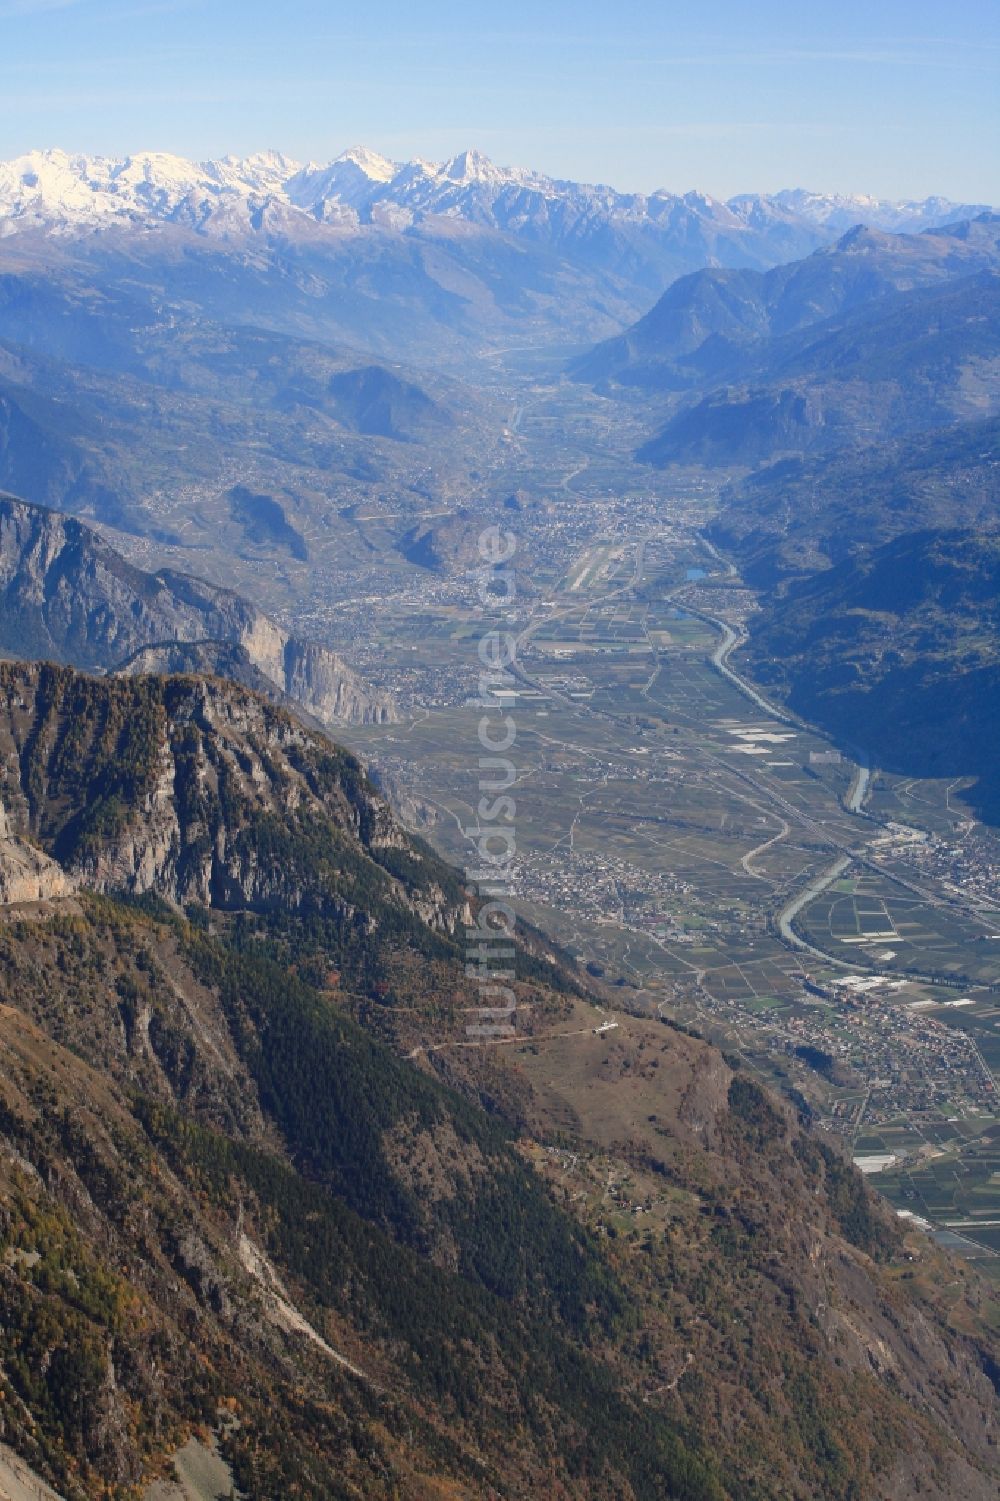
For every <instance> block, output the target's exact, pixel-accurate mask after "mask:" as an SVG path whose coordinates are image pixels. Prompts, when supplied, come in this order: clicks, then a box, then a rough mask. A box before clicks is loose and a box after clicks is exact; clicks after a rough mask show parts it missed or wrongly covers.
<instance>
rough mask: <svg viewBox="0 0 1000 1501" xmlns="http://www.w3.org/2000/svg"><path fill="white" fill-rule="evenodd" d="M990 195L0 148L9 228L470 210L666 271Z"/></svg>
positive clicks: (218, 230) (468, 214)
mask: <svg viewBox="0 0 1000 1501" xmlns="http://www.w3.org/2000/svg"><path fill="white" fill-rule="evenodd" d="M979 212H982V206H979V205H976V206H969V205H958V204H952V203H949V202H948V200H947V199H942V198H932V199H927V200H925V201H924V202H922V203H913V202H900V203H890V202H886V201H884V200H880V199H876V198H870V197H864V196H856V197H851V196H843V195H837V194H822V193H813V192H808V191H806V190H805V189H801V188H796V189H788V190H786V191H783V192H780V193H775V194H772V195H766V194H741V195H739V196H737V197H736V198H732V199H730V200H729V202H728V203H722V202H720V201H719V200H717V199H714V198H711V197H710V196H708V195H707V194H705V193H701V192H689V193H685V194H684V195H683V196H680V195H678V194H676V193H671V192H669V191H667V190H666V189H661V190H659V191H658V192H656V193H654V194H650V195H644V194H641V193H622V192H617V191H616V190H615V189H613V188H610V187H595V186H590V185H588V184H585V183H575V182H568V181H562V180H557V179H553V178H550V177H547V176H544V175H543V174H541V173H538V172H533V171H531V170H529V169H526V168H520V167H500V166H497V164H496V163H495V162H493V161H491V160H490V158H489V157H488V156H485V155H484V154H483V153H482V152H481V151H478V150H475V149H473V148H470V149H468V150H465V151H461V152H459V153H458V154H457V155H455V156H453V157H451V158H450V159H449V160H448V161H446V162H443V163H433V162H426V161H423V160H421V159H415V160H412V161H409V162H395V161H392V160H391V159H390V158H389V157H386V156H382V155H381V154H380V153H378V152H377V151H373V150H371V149H370V148H368V147H366V146H351V147H349V148H348V149H347V150H346V151H343V152H341V153H340V155H339V156H337V157H335V158H334V160H333V161H331V162H328V163H327V164H325V165H323V164H318V163H315V162H312V163H310V164H309V165H308V166H304V167H303V166H300V164H299V163H298V162H296V161H293V160H292V159H291V158H289V157H287V156H284V155H283V154H282V153H281V152H278V151H261V152H257V153H256V154H254V155H251V156H246V157H236V156H225V157H222V158H221V159H219V160H213V161H204V162H191V161H188V160H187V159H186V158H184V157H181V156H175V155H172V154H170V153H168V152H158V151H140V152H136V153H134V154H133V155H131V156H123V157H103V156H79V155H77V156H74V155H71V154H69V153H68V152H65V151H60V150H48V151H31V152H28V153H26V154H25V155H24V156H20V157H18V158H16V159H15V160H14V161H8V162H0V236H9V235H11V234H15V233H20V232H23V231H29V230H34V231H38V232H42V233H45V234H53V235H62V236H72V235H80V234H87V233H91V232H94V231H96V230H101V229H110V228H119V229H134V228H142V229H144V230H150V229H154V228H155V227H156V226H157V225H160V224H164V223H172V224H177V225H181V226H183V227H184V228H186V229H188V230H191V231H194V232H196V233H198V234H202V235H216V236H221V235H225V236H233V235H256V234H269V233H272V232H280V233H281V234H282V235H286V236H287V235H289V234H293V235H294V234H295V233H296V231H297V226H298V227H299V228H300V229H301V232H302V233H304V234H305V233H308V234H315V232H316V226H317V225H320V226H323V227H324V228H325V229H327V230H331V231H334V230H357V229H360V228H363V227H365V226H368V225H371V226H374V227H377V228H380V229H382V230H388V231H396V232H398V231H405V230H408V229H410V228H411V227H414V226H418V225H419V224H421V223H422V222H426V223H428V224H429V225H433V224H435V223H436V224H438V225H440V224H441V223H442V221H444V220H452V221H455V220H459V221H462V220H464V221H466V222H469V223H472V224H476V225H478V226H480V227H481V228H486V229H491V230H496V231H500V232H501V233H505V234H510V235H517V236H528V237H530V238H532V239H534V240H536V241H545V242H547V243H549V244H551V245H552V246H553V247H557V248H561V249H563V250H565V251H566V252H567V253H569V254H572V253H573V247H574V246H578V245H582V244H584V243H591V242H594V243H596V242H597V240H599V238H600V237H601V236H602V235H606V234H607V232H608V230H613V232H614V233H615V234H624V235H632V234H635V233H639V232H641V233H643V234H644V235H646V242H647V243H646V247H645V248H644V249H643V251H642V255H643V257H646V256H647V255H651V256H652V263H653V264H655V265H656V266H657V268H658V270H657V272H656V274H655V277H654V281H655V282H656V283H662V277H663V275H667V274H671V275H676V274H678V273H679V272H680V271H681V270H685V269H690V268H691V265H692V264H701V265H704V264H708V263H710V262H711V261H712V260H715V259H721V261H722V263H724V264H725V263H729V264H748V263H749V264H759V265H762V266H763V265H770V264H773V263H774V262H775V261H776V260H787V259H789V258H790V257H792V256H796V255H802V254H805V253H806V252H807V251H809V250H811V249H814V248H816V247H817V246H819V245H823V244H828V243H829V242H830V241H832V240H833V239H835V238H836V237H837V236H838V235H840V234H843V233H844V231H845V230H847V229H849V228H850V227H851V226H852V225H854V224H857V223H858V222H864V223H866V224H868V225H870V226H872V227H873V228H877V229H882V230H890V231H899V230H902V229H909V230H920V229H926V228H932V227H934V226H935V225H940V224H943V223H946V222H948V221H949V220H956V219H961V218H969V217H973V216H974V215H975V214H977V213H979Z"/></svg>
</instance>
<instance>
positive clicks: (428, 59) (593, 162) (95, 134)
mask: <svg viewBox="0 0 1000 1501" xmlns="http://www.w3.org/2000/svg"><path fill="white" fill-rule="evenodd" d="M356 142H362V143H364V144H366V145H369V146H372V147H373V148H375V149H377V150H381V151H383V152H385V153H386V154H387V155H390V156H398V157H406V156H412V155H423V156H426V157H430V158H434V159H436V158H440V157H444V156H448V155H451V154H453V153H454V152H456V151H458V150H461V149H462V148H463V147H464V146H467V145H475V146H478V147H480V148H481V149H482V150H483V151H485V152H486V153H487V154H488V155H489V156H492V157H494V158H495V159H496V160H497V161H499V162H503V163H519V164H524V165H530V166H535V167H538V168H540V169H542V170H544V171H548V172H551V173H552V174H554V175H558V176H566V177H575V178H581V179H585V180H590V181H602V182H610V183H612V184H614V185H615V186H618V187H622V188H631V189H646V190H649V189H652V188H655V187H667V188H670V189H673V190H677V191H681V190H685V189H687V188H691V187H699V188H702V189H704V190H705V191H707V192H710V193H714V194H717V195H719V196H726V195H729V194H731V193H734V192H737V191H740V190H743V189H745V190H752V189H759V190H774V189H776V188H779V187H783V186H807V187H816V188H822V189H826V190H836V191H865V192H874V193H878V194H883V195H891V196H921V197H922V196H924V195H925V194H927V193H932V192H938V193H945V194H948V195H949V196H951V197H953V198H960V199H964V200H966V201H982V202H993V203H998V202H1000V6H998V5H997V3H996V0H952V3H950V4H945V3H927V0H906V3H902V0H867V3H859V0H837V3H831V0H826V3H820V4H818V5H817V4H816V3H815V0H813V3H810V0H799V3H788V0H739V3H738V0H701V3H700V4H699V3H697V0H685V3H676V0H659V3H656V0H617V3H613V4H607V3H602V4H597V3H593V0H577V3H575V4H568V3H565V0H534V3H525V0H504V3H503V4H493V5H484V4H476V3H474V0H469V3H466V4H458V3H453V0H439V3H433V4H426V3H425V4H421V3H419V0H415V3H411V4H405V3H400V0H381V3H377V4H370V5H365V4H364V3H363V0H360V3H359V0H354V3H352V4H350V5H345V4H340V3H326V4H324V3H321V0H270V3H264V0H0V156H4V157H7V156H11V155H14V154H16V153H18V152H20V151H22V150H26V149H29V148H30V147H33V146H43V145H61V146H64V147H66V148H67V149H69V150H82V151H88V152H91V151H102V152H109V153H114V154H118V153H123V152H127V151H129V150H140V149H159V150H166V151H175V152H178V153H180V154H183V155H188V156H194V157H207V156H213V155H219V154H222V153H224V152H226V151H235V152H237V153H240V154H242V153H245V152H249V151H253V150H258V149H261V148H263V147H268V146H275V147H278V148H280V149H282V150H284V151H287V152H289V153H290V154H292V155H294V156H298V157H302V158H314V159H326V158H328V157H330V156H332V155H334V154H336V152H337V151H339V150H340V149H342V148H343V147H344V146H347V145H351V144H354V143H356Z"/></svg>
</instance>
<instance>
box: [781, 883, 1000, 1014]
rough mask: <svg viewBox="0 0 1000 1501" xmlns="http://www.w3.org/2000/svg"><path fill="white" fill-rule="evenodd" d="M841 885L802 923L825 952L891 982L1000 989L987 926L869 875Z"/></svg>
mask: <svg viewBox="0 0 1000 1501" xmlns="http://www.w3.org/2000/svg"><path fill="white" fill-rule="evenodd" d="M839 884H840V886H841V888H842V889H840V890H837V889H832V890H828V891H826V892H824V893H823V895H822V896H820V897H818V898H817V899H816V900H815V901H813V902H811V903H810V905H809V906H808V907H807V908H806V909H805V911H804V912H803V913H802V914H801V916H800V918H799V921H798V926H799V928H800V930H801V932H802V933H803V934H804V936H805V937H807V938H808V939H809V940H810V941H811V942H814V943H816V944H817V945H818V946H819V947H820V948H823V949H825V950H826V951H827V952H833V953H841V954H843V955H844V957H845V959H848V960H849V961H851V962H855V960H856V962H857V963H859V964H861V965H862V966H865V965H868V966H873V967H877V968H878V969H880V970H883V971H885V972H886V973H888V974H899V975H903V974H907V973H911V974H918V975H925V976H929V977H935V976H937V977H940V978H941V979H943V980H946V981H947V980H950V981H953V982H956V983H968V984H969V985H970V986H976V985H992V984H995V983H997V982H998V981H1000V942H996V943H995V942H991V941H990V940H989V938H988V935H987V934H986V931H985V928H984V925H983V924H981V923H977V922H976V921H975V920H974V919H973V918H970V917H969V916H968V915H966V914H965V913H963V912H961V911H959V910H957V909H956V908H954V907H952V906H949V905H945V904H944V903H943V902H942V903H941V904H937V905H935V904H932V903H930V902H927V901H924V900H922V899H921V898H920V897H918V896H916V895H915V894H913V893H912V892H910V891H908V890H906V889H905V888H903V887H900V886H896V885H895V884H894V883H893V882H891V881H890V880H888V879H887V878H885V877H881V876H876V875H870V874H867V873H866V874H865V875H864V876H862V877H859V878H857V879H856V880H854V881H852V882H850V883H844V882H841V883H839ZM848 884H849V886H850V889H849V890H848V889H843V888H844V887H845V886H846V885H848ZM852 954H853V956H854V958H853V959H852Z"/></svg>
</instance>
